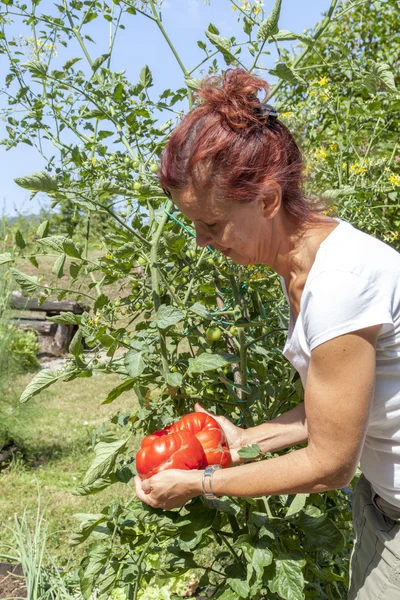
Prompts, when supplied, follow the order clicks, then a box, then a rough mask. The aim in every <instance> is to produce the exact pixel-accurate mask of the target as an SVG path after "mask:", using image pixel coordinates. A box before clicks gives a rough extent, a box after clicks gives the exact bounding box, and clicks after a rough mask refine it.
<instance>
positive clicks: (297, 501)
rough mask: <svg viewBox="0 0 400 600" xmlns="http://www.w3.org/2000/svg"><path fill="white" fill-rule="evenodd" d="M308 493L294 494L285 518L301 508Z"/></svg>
mask: <svg viewBox="0 0 400 600" xmlns="http://www.w3.org/2000/svg"><path fill="white" fill-rule="evenodd" d="M309 495H310V494H296V495H295V497H294V498H293V500H292V502H291V504H290V506H289V508H288V509H287V512H286V515H285V518H286V519H287V518H288V517H291V516H292V515H295V514H296V513H298V512H300V511H301V510H303V508H304V507H305V505H306V501H307V498H308V496H309Z"/></svg>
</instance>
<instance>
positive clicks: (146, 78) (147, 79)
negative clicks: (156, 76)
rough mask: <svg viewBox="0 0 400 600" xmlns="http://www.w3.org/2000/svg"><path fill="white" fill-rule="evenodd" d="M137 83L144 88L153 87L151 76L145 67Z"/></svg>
mask: <svg viewBox="0 0 400 600" xmlns="http://www.w3.org/2000/svg"><path fill="white" fill-rule="evenodd" d="M139 81H140V83H141V85H142V86H143V87H144V88H148V87H151V86H152V85H153V75H152V74H151V71H150V69H149V67H148V66H147V65H145V66H144V67H143V69H142V70H141V71H140V76H139Z"/></svg>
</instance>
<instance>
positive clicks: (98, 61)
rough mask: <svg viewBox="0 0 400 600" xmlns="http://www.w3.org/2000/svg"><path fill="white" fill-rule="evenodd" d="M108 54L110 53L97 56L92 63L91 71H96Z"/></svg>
mask: <svg viewBox="0 0 400 600" xmlns="http://www.w3.org/2000/svg"><path fill="white" fill-rule="evenodd" d="M109 56H110V54H109V53H108V54H102V55H101V56H98V57H97V58H96V59H95V60H94V61H93V64H92V71H93V73H96V71H97V69H98V68H99V67H101V65H102V64H103V63H104V62H105V61H106V60H107V58H108V57H109Z"/></svg>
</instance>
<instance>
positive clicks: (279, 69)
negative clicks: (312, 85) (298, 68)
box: [269, 62, 304, 84]
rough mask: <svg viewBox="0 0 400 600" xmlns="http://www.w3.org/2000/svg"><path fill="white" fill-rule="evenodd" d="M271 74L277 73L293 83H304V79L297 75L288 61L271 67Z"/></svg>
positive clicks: (281, 77) (280, 77)
mask: <svg viewBox="0 0 400 600" xmlns="http://www.w3.org/2000/svg"><path fill="white" fill-rule="evenodd" d="M269 72H270V73H271V75H276V76H277V77H279V79H283V80H284V81H288V82H289V83H292V84H297V83H304V80H303V79H302V78H301V77H300V76H299V75H297V73H295V72H294V71H293V70H292V69H291V68H290V67H289V66H288V65H287V64H286V63H282V62H281V63H278V64H277V65H276V67H275V68H274V69H270V70H269Z"/></svg>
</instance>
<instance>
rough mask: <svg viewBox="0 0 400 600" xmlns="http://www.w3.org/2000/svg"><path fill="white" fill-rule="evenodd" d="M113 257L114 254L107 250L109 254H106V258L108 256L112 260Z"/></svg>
mask: <svg viewBox="0 0 400 600" xmlns="http://www.w3.org/2000/svg"><path fill="white" fill-rule="evenodd" d="M112 257H113V255H112V254H111V252H107V254H106V258H107V259H108V260H111V259H112Z"/></svg>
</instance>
